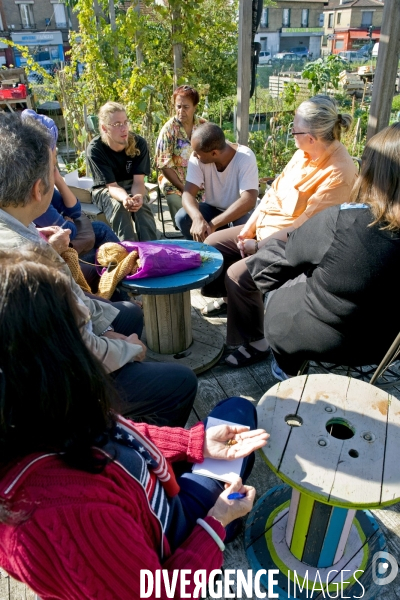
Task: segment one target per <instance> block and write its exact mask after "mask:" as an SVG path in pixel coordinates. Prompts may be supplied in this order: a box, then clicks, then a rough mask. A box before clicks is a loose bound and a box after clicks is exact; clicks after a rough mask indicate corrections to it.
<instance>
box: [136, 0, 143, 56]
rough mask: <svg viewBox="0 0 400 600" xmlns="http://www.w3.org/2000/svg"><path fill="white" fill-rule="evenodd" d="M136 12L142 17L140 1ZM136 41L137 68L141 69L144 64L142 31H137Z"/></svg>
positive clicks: (137, 2)
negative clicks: (141, 45) (141, 40)
mask: <svg viewBox="0 0 400 600" xmlns="http://www.w3.org/2000/svg"><path fill="white" fill-rule="evenodd" d="M134 10H135V13H137V15H138V17H139V16H140V0H136V2H135V8H134ZM135 41H136V63H137V66H138V67H140V65H141V64H142V62H143V52H142V49H141V47H140V31H139V32H138V31H136V34H135Z"/></svg>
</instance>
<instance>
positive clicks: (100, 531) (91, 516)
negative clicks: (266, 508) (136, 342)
mask: <svg viewBox="0 0 400 600" xmlns="http://www.w3.org/2000/svg"><path fill="white" fill-rule="evenodd" d="M0 281H1V290H0V336H1V339H2V340H3V343H2V344H1V347H0V457H1V458H0V565H1V567H2V568H4V569H5V570H6V571H7V572H8V573H10V575H12V576H13V577H14V578H16V579H18V580H20V581H23V582H24V583H26V584H27V585H28V586H29V587H30V588H31V589H33V590H34V591H35V592H36V593H37V594H38V595H39V596H40V597H41V599H42V600H46V599H50V598H57V599H60V600H63V599H65V600H72V599H74V600H75V599H82V600H90V599H96V600H111V599H114V598H118V599H119V600H131V599H132V598H139V597H140V571H141V569H146V570H149V571H151V572H153V573H154V572H155V571H156V570H157V569H166V570H168V571H173V570H174V569H178V570H180V569H190V570H191V572H192V574H193V572H194V571H196V570H197V569H206V571H207V574H209V573H210V571H211V570H212V569H219V568H220V567H221V565H222V563H223V555H222V551H223V549H224V541H225V542H226V541H229V539H232V538H233V537H234V535H235V533H237V530H238V528H237V519H238V518H240V517H242V516H244V515H245V514H247V513H248V512H249V511H250V510H251V508H252V505H253V502H254V497H255V490H254V488H253V487H251V486H247V485H245V484H244V482H245V481H246V478H247V477H248V475H249V474H250V471H251V468H252V465H253V462H254V455H253V452H254V450H256V449H257V448H261V447H262V446H264V445H265V444H266V440H267V438H268V434H267V433H266V432H265V431H263V430H257V429H256V412H255V409H254V407H253V405H252V404H251V403H250V402H248V401H247V400H244V399H243V398H229V399H227V400H224V401H222V402H220V403H219V404H218V405H217V406H216V407H215V409H214V410H213V411H212V413H211V416H212V417H214V418H217V419H222V420H225V419H226V417H228V418H229V421H232V422H234V423H240V425H219V426H216V427H209V428H208V429H207V431H206V432H205V427H204V424H203V423H202V422H201V423H198V424H197V425H195V426H194V427H192V428H191V429H178V428H169V427H162V428H159V427H156V426H151V425H146V424H144V423H135V424H134V423H132V421H128V420H125V419H123V418H122V417H120V416H119V415H116V414H114V413H112V412H111V411H110V409H109V405H110V400H111V399H113V400H115V398H114V397H115V394H116V392H115V390H114V388H113V387H112V385H111V384H110V381H109V379H108V377H107V375H106V374H105V372H104V370H103V368H102V366H101V364H100V363H99V362H98V361H97V360H96V359H95V358H94V357H93V355H92V354H91V353H90V352H89V351H88V350H87V348H86V346H85V345H84V343H83V341H82V338H81V331H82V330H83V329H84V328H85V327H86V326H87V323H88V319H87V317H88V315H87V314H85V307H83V306H82V305H79V304H78V303H77V301H76V298H75V297H74V295H73V293H72V292H71V288H70V286H69V283H68V281H67V279H66V277H65V275H63V274H62V273H61V272H60V271H59V270H58V268H57V266H56V265H54V264H53V263H49V264H41V263H39V262H38V260H37V255H36V253H34V252H27V251H25V252H17V251H10V252H7V253H6V252H1V253H0ZM21 306H24V310H20V307H21ZM60 324H62V326H60ZM207 457H208V458H217V459H223V460H231V459H234V458H241V457H243V458H244V460H243V465H242V469H241V472H240V475H241V477H237V479H235V480H234V482H233V483H231V484H224V483H223V482H221V481H218V480H216V479H212V478H209V477H204V476H202V475H199V474H195V473H193V472H191V470H190V466H191V463H201V462H203V460H204V458H207ZM178 470H179V473H180V476H179V477H178V476H177V475H176V474H175V472H174V471H176V472H178ZM231 493H242V494H244V497H243V498H242V499H241V500H229V499H228V495H229V494H231ZM171 579H172V572H171V573H170V574H169V580H171ZM186 579H188V577H186ZM189 579H190V576H189ZM193 589H194V583H193V581H192V580H190V585H188V586H187V587H186V591H187V592H188V593H191V592H190V590H192V591H193ZM176 590H177V591H176V596H175V597H180V596H179V594H180V580H179V578H178V582H177V586H176ZM161 597H162V598H166V597H167V595H166V592H165V590H164V588H163V586H162V595H161ZM169 597H170V596H169Z"/></svg>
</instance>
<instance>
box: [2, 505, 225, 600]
mask: <svg viewBox="0 0 400 600" xmlns="http://www.w3.org/2000/svg"><path fill="white" fill-rule="evenodd" d="M143 516H144V517H145V514H144V515H143ZM206 520H207V522H208V523H209V524H210V525H211V526H212V527H213V528H214V529H215V531H216V532H217V533H218V535H219V536H220V537H221V539H224V538H225V530H224V528H223V527H222V526H221V525H220V524H219V523H218V522H217V521H216V520H215V519H212V518H210V517H206ZM23 529H24V533H21V531H20V532H19V536H18V542H19V543H18V545H15V546H14V548H13V552H12V560H11V562H12V564H13V567H12V568H11V571H13V572H14V573H18V576H19V578H20V577H21V576H22V579H23V581H24V582H25V583H27V585H29V586H30V587H31V588H32V589H33V590H34V591H36V592H37V593H38V594H39V596H40V597H41V598H42V600H50V599H53V598H56V597H57V598H59V599H61V600H72V599H73V600H78V599H79V600H80V599H83V598H84V599H85V600H115V598H118V600H132V599H133V598H140V597H141V593H140V592H141V589H140V585H141V584H140V581H141V579H140V577H141V575H140V573H141V570H143V569H146V570H147V571H151V572H152V573H153V574H154V573H155V571H156V570H157V569H168V574H169V581H172V578H173V573H172V571H173V570H174V569H190V570H191V574H190V575H186V579H187V580H189V581H190V584H189V585H187V587H186V589H185V591H186V592H187V593H189V592H190V591H192V590H193V589H194V587H195V586H194V583H193V582H192V577H193V572H194V571H196V570H198V569H203V570H204V569H205V570H206V571H207V578H208V575H209V573H210V571H211V570H212V569H219V568H220V567H221V565H222V562H223V554H222V552H221V551H220V550H219V548H218V546H217V544H216V543H215V541H214V540H213V539H212V538H211V536H210V535H209V534H208V533H207V532H206V531H205V530H204V529H203V528H202V527H200V526H196V527H195V529H194V530H193V532H192V534H191V535H190V537H189V538H188V539H187V540H186V541H185V542H184V543H183V544H182V546H180V548H178V549H177V550H176V552H175V553H174V554H172V555H171V556H170V557H169V558H168V560H166V561H165V562H164V563H163V562H162V561H160V559H159V557H158V554H157V552H156V551H155V549H154V543H153V540H152V539H151V538H150V534H149V530H148V528H147V527H146V522H145V519H144V521H143V522H138V521H137V520H135V519H134V518H133V517H132V516H131V515H130V514H128V513H127V512H126V511H125V510H123V509H122V508H121V507H118V506H112V505H107V504H105V505H104V504H103V505H101V504H99V503H91V504H90V505H85V506H82V505H78V506H76V505H75V506H71V505H70V506H68V507H64V508H57V509H49V510H47V511H46V514H45V515H43V518H41V519H40V522H38V521H37V520H36V519H33V522H32V521H31V522H30V523H29V525H28V526H26V527H23ZM161 592H162V593H161V598H162V599H166V598H167V595H166V593H165V589H164V587H163V586H162V587H161ZM150 597H155V595H154V594H152V595H151V596H150ZM170 597H172V596H170ZM173 597H174V598H180V597H181V595H180V575H179V577H178V580H177V585H176V591H175V594H174V596H173Z"/></svg>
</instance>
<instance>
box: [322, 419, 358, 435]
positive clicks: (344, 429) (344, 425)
mask: <svg viewBox="0 0 400 600" xmlns="http://www.w3.org/2000/svg"><path fill="white" fill-rule="evenodd" d="M325 429H326V431H327V432H328V433H329V435H331V436H332V437H334V438H336V439H338V440H349V439H350V438H352V437H353V436H354V433H355V431H354V429H353V427H352V426H351V425H350V423H348V422H347V421H345V419H330V421H328V422H327V424H326V426H325Z"/></svg>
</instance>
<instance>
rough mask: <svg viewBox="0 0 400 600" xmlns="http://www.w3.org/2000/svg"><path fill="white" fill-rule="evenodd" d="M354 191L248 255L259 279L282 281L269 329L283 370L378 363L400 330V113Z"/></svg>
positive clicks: (269, 286) (367, 154)
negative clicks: (399, 281)
mask: <svg viewBox="0 0 400 600" xmlns="http://www.w3.org/2000/svg"><path fill="white" fill-rule="evenodd" d="M343 200H344V201H346V198H343ZM348 201H349V203H345V204H340V205H337V206H334V207H332V208H329V209H327V210H325V211H323V212H321V213H320V214H318V215H316V216H315V217H313V218H312V219H310V220H309V221H307V222H306V223H304V224H303V225H302V226H301V227H299V228H298V229H296V231H294V232H293V233H292V234H291V235H290V236H289V239H288V242H287V244H286V245H285V244H282V242H279V241H277V240H270V241H269V242H268V243H267V244H266V245H265V247H264V248H262V249H261V250H260V251H259V253H257V254H256V255H255V256H254V257H252V258H251V259H250V260H249V261H248V268H249V271H250V273H251V275H252V276H253V279H254V282H255V284H256V286H257V288H258V289H259V290H260V291H261V292H262V293H264V294H265V293H267V292H271V290H276V291H274V292H272V293H270V294H269V296H268V299H267V305H266V309H265V319H264V331H265V337H266V339H267V340H268V343H269V344H270V346H271V348H272V350H273V352H274V355H275V358H276V359H277V363H278V364H274V363H273V373H274V375H275V376H277V378H279V379H284V378H286V377H287V376H288V375H289V374H290V375H295V374H296V373H297V371H298V369H299V368H300V366H301V365H302V363H303V362H304V361H305V360H318V361H322V362H329V363H336V364H337V363H339V364H352V365H366V364H376V363H377V362H379V361H380V360H381V359H382V358H383V356H384V354H385V352H386V351H387V349H388V348H389V346H390V344H391V343H392V342H393V340H394V338H395V337H396V335H397V334H398V332H399V331H400V313H399V311H398V305H397V294H396V289H397V287H396V276H397V273H398V268H399V264H400V123H395V124H393V125H391V126H390V127H387V128H386V129H383V130H382V131H380V132H379V133H378V134H376V135H375V136H374V137H372V138H371V139H370V140H369V141H368V143H367V145H366V147H365V150H364V153H363V157H362V165H361V173H360V176H359V178H358V180H357V181H356V183H355V185H354V187H353V190H352V192H351V194H350V195H349V200H348ZM285 281H286V283H284V282H285ZM282 284H284V285H282ZM279 286H281V287H279ZM278 287H279V289H276V288H278ZM383 316H385V317H387V318H383V319H382V317H383Z"/></svg>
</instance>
